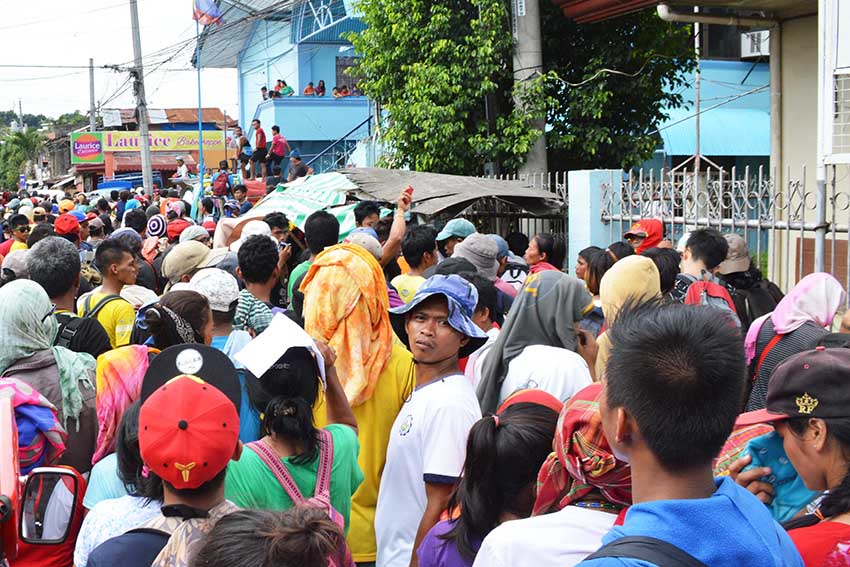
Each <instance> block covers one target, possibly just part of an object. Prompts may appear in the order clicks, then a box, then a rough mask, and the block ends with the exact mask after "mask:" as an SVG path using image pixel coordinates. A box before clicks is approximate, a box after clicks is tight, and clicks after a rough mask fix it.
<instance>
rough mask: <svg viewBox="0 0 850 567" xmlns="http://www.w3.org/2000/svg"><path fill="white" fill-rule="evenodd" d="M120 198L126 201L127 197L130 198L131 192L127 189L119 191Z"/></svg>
mask: <svg viewBox="0 0 850 567" xmlns="http://www.w3.org/2000/svg"><path fill="white" fill-rule="evenodd" d="M118 198H119V199H121V200H122V201H126V200H127V199H129V198H130V192H129V191H127V190H126V189H122V190H121V191H119V192H118Z"/></svg>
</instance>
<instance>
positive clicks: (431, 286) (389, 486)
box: [375, 275, 487, 567]
mask: <svg viewBox="0 0 850 567" xmlns="http://www.w3.org/2000/svg"><path fill="white" fill-rule="evenodd" d="M477 303H478V292H477V291H476V289H475V287H474V286H473V285H472V284H470V283H469V282H467V281H466V280H464V279H463V278H461V277H460V276H456V275H448V276H443V275H435V276H432V277H431V278H429V279H428V280H426V281H425V283H423V284H422V286H421V287H420V288H419V289H418V290H417V292H416V294H415V295H414V296H413V299H411V300H410V302H409V303H406V304H404V305H402V306H400V307H397V308H395V309H392V310H390V322H391V323H392V325H393V329H394V330H395V332H396V334H397V335H398V337H399V338H400V339H401V340H402V342H404V343H405V344H407V345H408V346H409V348H410V352H411V353H413V359H414V365H415V377H416V389H415V390H414V391H413V393H412V394H411V396H410V398H409V399H408V400H407V401H406V402H405V404H404V406H402V408H401V411H400V412H399V414H398V416H397V417H396V420H395V423H393V427H392V431H391V433H390V442H389V446H388V448H387V464H386V466H385V468H384V473H383V475H382V478H381V488H380V492H379V493H378V508H377V513H376V515H375V533H376V535H377V540H378V561H377V564H378V565H381V566H383V567H407V565H410V564H411V560H412V559H413V554H414V553H415V551H416V549H417V548H418V547H419V544H420V542H421V541H422V538H423V537H424V536H425V534H427V533H428V530H430V529H431V528H432V527H433V526H434V524H436V523H437V521H438V520H439V519H440V514H441V513H442V512H443V510H445V509H446V505H447V503H448V501H449V496H450V495H451V492H452V489H453V488H454V485H455V483H456V481H457V480H458V478H460V476H461V471H462V469H463V462H464V459H465V457H466V440H467V437H468V435H469V430H470V429H471V428H472V425H473V424H474V423H475V422H476V421H478V419H480V418H481V408H480V406H479V405H478V398H477V397H476V395H475V390H474V388H473V387H472V383H471V382H470V381H469V379H468V378H466V377H465V376H464V375H463V374H462V373H461V372H460V368H459V367H458V359H459V358H461V357H464V356H468V355H469V354H471V353H472V352H474V351H475V350H477V349H478V348H479V347H480V346H481V345H483V344H484V343H485V342H486V341H487V335H486V334H484V332H483V331H481V329H479V328H478V327H477V326H476V325H475V323H473V322H472V314H473V312H474V311H475V306H476V304H477Z"/></svg>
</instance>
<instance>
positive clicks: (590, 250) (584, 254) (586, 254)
mask: <svg viewBox="0 0 850 567" xmlns="http://www.w3.org/2000/svg"><path fill="white" fill-rule="evenodd" d="M597 252H602V248H600V247H599V246H588V247H587V248H584V249H582V250H581V251H580V252H579V253H578V257H579V258H584V260H585V262H586V261H588V260H590V257H591V256H592V255H593V254H595V253H597Z"/></svg>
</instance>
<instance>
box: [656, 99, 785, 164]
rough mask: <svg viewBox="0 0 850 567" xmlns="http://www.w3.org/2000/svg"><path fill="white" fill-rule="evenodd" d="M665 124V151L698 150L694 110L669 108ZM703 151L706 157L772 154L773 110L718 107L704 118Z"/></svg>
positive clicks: (688, 152) (683, 152)
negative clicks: (770, 111)
mask: <svg viewBox="0 0 850 567" xmlns="http://www.w3.org/2000/svg"><path fill="white" fill-rule="evenodd" d="M669 113H670V117H669V118H668V119H667V120H666V122H665V123H666V124H671V126H668V127H665V126H664V124H661V125H660V126H659V130H660V134H661V138H662V139H663V140H664V153H666V154H667V155H671V156H691V155H694V154H695V153H696V134H695V128H694V118H693V114H694V113H693V109H684V108H679V109H676V110H671V111H669ZM700 130H701V132H700V153H701V154H702V155H704V156H769V155H770V113H769V112H767V111H764V110H759V109H755V108H715V109H713V110H709V111H708V112H705V113H704V114H702V116H701V120H700Z"/></svg>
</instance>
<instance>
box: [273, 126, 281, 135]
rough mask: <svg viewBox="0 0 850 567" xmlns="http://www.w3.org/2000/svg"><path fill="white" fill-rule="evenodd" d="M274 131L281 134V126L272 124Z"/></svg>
mask: <svg viewBox="0 0 850 567" xmlns="http://www.w3.org/2000/svg"><path fill="white" fill-rule="evenodd" d="M272 132H274V133H275V134H279V133H280V126H278V125H274V126H272Z"/></svg>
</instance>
